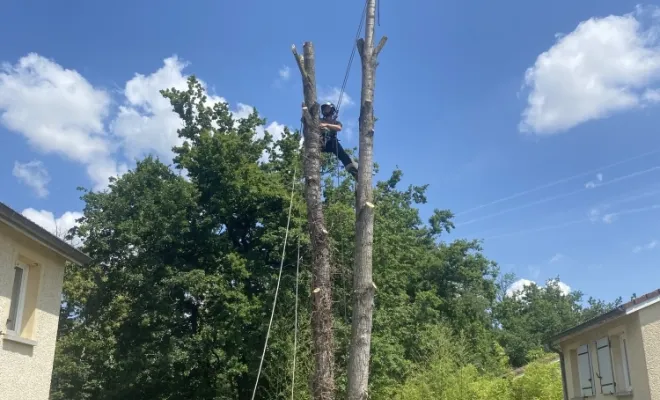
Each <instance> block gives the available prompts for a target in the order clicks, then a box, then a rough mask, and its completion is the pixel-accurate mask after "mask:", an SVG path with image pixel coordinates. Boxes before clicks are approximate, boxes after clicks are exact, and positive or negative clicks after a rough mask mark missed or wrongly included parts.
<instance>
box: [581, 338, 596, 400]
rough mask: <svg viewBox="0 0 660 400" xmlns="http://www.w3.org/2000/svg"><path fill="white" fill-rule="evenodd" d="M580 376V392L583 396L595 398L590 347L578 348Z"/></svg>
mask: <svg viewBox="0 0 660 400" xmlns="http://www.w3.org/2000/svg"><path fill="white" fill-rule="evenodd" d="M577 354H578V357H577V358H578V375H579V377H580V391H581V394H582V396H585V397H586V396H593V395H594V385H593V371H592V369H591V356H590V355H589V345H588V344H584V345H582V346H580V347H578V352H577Z"/></svg>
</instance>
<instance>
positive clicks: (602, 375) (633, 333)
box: [551, 290, 660, 400]
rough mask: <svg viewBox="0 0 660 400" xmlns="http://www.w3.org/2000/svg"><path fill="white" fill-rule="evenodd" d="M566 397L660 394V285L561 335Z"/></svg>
mask: <svg viewBox="0 0 660 400" xmlns="http://www.w3.org/2000/svg"><path fill="white" fill-rule="evenodd" d="M551 347H552V348H553V349H554V350H555V351H557V352H558V353H560V362H561V367H562V379H563V384H564V398H565V399H566V400H569V399H571V400H572V399H585V398H586V399H594V400H601V399H603V400H604V399H613V398H615V399H616V398H624V399H629V400H660V290H656V291H654V292H651V293H648V294H646V295H644V296H642V297H639V298H637V299H635V300H633V301H631V302H629V303H626V304H624V305H622V306H620V307H617V308H616V309H614V310H612V311H610V312H608V313H605V314H603V315H601V316H599V317H596V318H594V319H592V320H590V321H587V322H585V323H583V324H581V325H578V326H576V327H574V328H571V329H569V330H567V331H565V332H562V333H560V334H558V335H556V336H555V337H554V338H553V339H552V343H551Z"/></svg>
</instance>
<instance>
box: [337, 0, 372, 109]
mask: <svg viewBox="0 0 660 400" xmlns="http://www.w3.org/2000/svg"><path fill="white" fill-rule="evenodd" d="M368 4H369V1H368V0H367V1H365V2H364V8H363V9H362V16H361V17H360V23H359V25H358V29H357V33H356V34H355V39H353V46H352V50H351V56H350V57H349V58H348V65H347V66H346V73H345V74H344V82H343V83H342V84H341V90H340V91H339V99H338V100H337V107H336V109H337V111H336V113H337V115H339V109H340V108H341V102H342V100H343V99H344V91H345V90H346V85H347V84H348V77H349V76H350V74H351V66H352V65H353V59H354V58H355V51H356V50H357V45H356V43H357V40H358V39H359V38H360V34H361V33H362V28H363V27H364V21H365V17H366V15H367V5H368Z"/></svg>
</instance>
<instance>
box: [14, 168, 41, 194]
mask: <svg viewBox="0 0 660 400" xmlns="http://www.w3.org/2000/svg"><path fill="white" fill-rule="evenodd" d="M12 173H13V174H14V176H15V177H16V178H18V180H19V181H21V182H22V183H24V184H25V185H27V186H29V187H31V188H32V189H33V190H34V192H35V194H36V195H37V197H47V196H48V189H47V188H46V186H48V183H49V182H50V176H49V175H48V170H46V168H45V167H44V165H43V163H42V162H41V161H30V162H27V163H24V164H21V163H20V162H18V161H16V162H14V169H13V171H12Z"/></svg>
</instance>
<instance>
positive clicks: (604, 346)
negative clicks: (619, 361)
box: [596, 337, 616, 394]
mask: <svg viewBox="0 0 660 400" xmlns="http://www.w3.org/2000/svg"><path fill="white" fill-rule="evenodd" d="M596 355H597V356H598V375H597V377H598V379H599V381H600V392H601V393H603V394H614V393H615V392H616V385H615V384H614V370H613V369H612V353H611V352H610V338H609V337H604V338H602V339H599V340H598V341H596Z"/></svg>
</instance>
